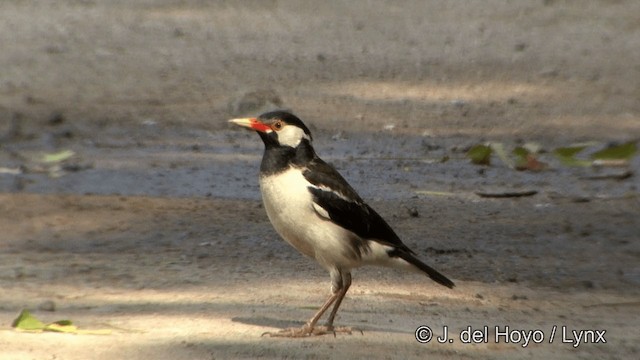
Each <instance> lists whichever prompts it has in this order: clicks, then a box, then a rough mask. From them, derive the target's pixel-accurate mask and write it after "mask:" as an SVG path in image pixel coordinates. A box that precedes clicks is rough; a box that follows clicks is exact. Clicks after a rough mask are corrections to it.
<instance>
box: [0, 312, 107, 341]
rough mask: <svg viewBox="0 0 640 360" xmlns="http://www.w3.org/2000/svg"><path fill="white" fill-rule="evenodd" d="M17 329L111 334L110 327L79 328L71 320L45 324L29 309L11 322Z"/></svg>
mask: <svg viewBox="0 0 640 360" xmlns="http://www.w3.org/2000/svg"><path fill="white" fill-rule="evenodd" d="M11 326H12V327H14V328H15V329H16V330H19V331H31V332H43V331H51V332H60V333H67V334H86V335H109V334H111V330H109V329H89V330H81V329H78V328H77V327H76V326H75V325H73V323H72V322H71V320H58V321H55V322H52V323H50V324H44V323H43V322H42V321H40V320H38V319H37V318H36V317H35V316H33V315H31V313H30V312H29V310H26V309H24V310H22V311H21V312H20V315H18V317H17V318H16V319H15V320H14V321H13V323H12V324H11Z"/></svg>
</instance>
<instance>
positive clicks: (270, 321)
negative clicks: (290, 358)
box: [231, 316, 405, 333]
mask: <svg viewBox="0 0 640 360" xmlns="http://www.w3.org/2000/svg"><path fill="white" fill-rule="evenodd" d="M231 321H233V322H237V323H241V324H246V325H255V326H263V327H272V328H276V329H287V328H293V327H302V326H303V325H304V324H306V322H304V321H296V320H283V319H274V318H268V317H263V316H261V317H242V316H235V317H232V318H231ZM319 324H320V323H319ZM342 325H345V326H346V325H347V324H342ZM352 328H353V329H354V330H355V331H362V332H365V331H367V332H369V331H370V332H388V333H405V331H401V330H398V329H389V328H382V327H374V326H371V325H363V324H360V325H356V326H352Z"/></svg>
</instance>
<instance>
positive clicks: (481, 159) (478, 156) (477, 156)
mask: <svg viewBox="0 0 640 360" xmlns="http://www.w3.org/2000/svg"><path fill="white" fill-rule="evenodd" d="M491 151H492V149H491V147H490V146H487V145H482V144H478V145H475V146H473V147H472V148H471V149H469V151H467V157H468V158H469V159H471V162H472V163H474V164H476V165H490V164H491Z"/></svg>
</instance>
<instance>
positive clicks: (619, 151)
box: [591, 141, 638, 160]
mask: <svg viewBox="0 0 640 360" xmlns="http://www.w3.org/2000/svg"><path fill="white" fill-rule="evenodd" d="M637 151H638V146H637V145H636V142H635V141H630V142H627V143H624V144H620V145H614V146H609V147H607V148H606V149H602V150H600V151H597V152H595V153H593V154H591V159H593V160H629V159H631V158H632V157H633V156H634V155H635V154H636V152H637Z"/></svg>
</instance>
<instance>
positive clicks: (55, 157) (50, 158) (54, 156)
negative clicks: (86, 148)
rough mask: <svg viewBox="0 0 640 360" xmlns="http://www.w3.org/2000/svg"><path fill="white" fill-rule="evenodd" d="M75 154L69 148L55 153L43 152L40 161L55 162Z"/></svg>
mask: <svg viewBox="0 0 640 360" xmlns="http://www.w3.org/2000/svg"><path fill="white" fill-rule="evenodd" d="M73 155H75V153H74V152H73V151H71V150H62V151H59V152H57V153H49V154H44V156H43V157H42V159H41V161H42V162H43V163H57V162H61V161H65V160H67V159H69V158H70V157H72V156H73Z"/></svg>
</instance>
